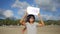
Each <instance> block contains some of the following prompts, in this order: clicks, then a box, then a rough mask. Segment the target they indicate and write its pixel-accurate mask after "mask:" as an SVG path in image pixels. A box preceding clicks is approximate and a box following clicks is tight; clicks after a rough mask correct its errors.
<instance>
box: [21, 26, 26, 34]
mask: <svg viewBox="0 0 60 34" xmlns="http://www.w3.org/2000/svg"><path fill="white" fill-rule="evenodd" d="M25 30H26V26H25V28H24V29H23V30H22V33H23V34H24V32H25Z"/></svg>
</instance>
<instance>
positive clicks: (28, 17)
mask: <svg viewBox="0 0 60 34" xmlns="http://www.w3.org/2000/svg"><path fill="white" fill-rule="evenodd" d="M31 17H33V19H34V21H35V16H34V15H32V14H30V15H28V16H27V19H26V22H30V21H29V19H30V18H31ZM34 21H33V22H34Z"/></svg>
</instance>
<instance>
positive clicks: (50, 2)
mask: <svg viewBox="0 0 60 34" xmlns="http://www.w3.org/2000/svg"><path fill="white" fill-rule="evenodd" d="M57 1H59V0H34V2H35V3H36V4H37V5H38V7H40V8H42V9H43V10H49V11H57V9H56V8H57V7H58V8H59V7H60V3H58V2H57Z"/></svg>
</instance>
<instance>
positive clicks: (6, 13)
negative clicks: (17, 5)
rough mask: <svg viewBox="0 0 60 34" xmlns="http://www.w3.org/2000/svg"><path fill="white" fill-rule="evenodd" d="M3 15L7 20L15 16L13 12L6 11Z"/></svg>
mask: <svg viewBox="0 0 60 34" xmlns="http://www.w3.org/2000/svg"><path fill="white" fill-rule="evenodd" d="M3 15H4V16H5V17H6V18H7V17H12V16H13V12H12V10H6V11H4V12H3Z"/></svg>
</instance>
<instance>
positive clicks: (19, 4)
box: [11, 0, 30, 9]
mask: <svg viewBox="0 0 60 34" xmlns="http://www.w3.org/2000/svg"><path fill="white" fill-rule="evenodd" d="M27 6H30V5H29V4H28V3H27V2H25V1H24V2H21V1H19V0H16V1H15V3H13V5H12V6H11V7H15V8H24V9H25V8H26V7H27Z"/></svg>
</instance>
